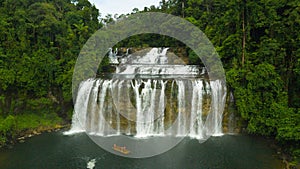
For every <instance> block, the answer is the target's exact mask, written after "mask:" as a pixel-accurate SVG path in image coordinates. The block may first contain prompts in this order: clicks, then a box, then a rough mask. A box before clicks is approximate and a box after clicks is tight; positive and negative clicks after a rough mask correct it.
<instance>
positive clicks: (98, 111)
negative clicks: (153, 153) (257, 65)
mask: <svg viewBox="0 0 300 169" xmlns="http://www.w3.org/2000/svg"><path fill="white" fill-rule="evenodd" d="M167 50H168V48H165V49H164V50H159V49H158V48H153V49H152V50H151V51H149V52H148V53H147V54H146V55H145V56H143V57H140V56H139V57H133V58H132V59H131V60H130V59H128V62H126V64H120V65H119V66H118V68H117V71H116V73H115V74H114V75H115V76H114V78H111V79H88V80H86V81H83V82H82V83H81V85H80V87H79V89H78V95H77V99H76V102H75V111H74V115H73V119H72V128H71V130H70V131H68V132H67V134H71V133H77V132H82V131H86V132H88V133H90V134H92V135H100V136H110V135H122V134H126V135H128V134H130V135H133V136H134V137H137V138H145V137H150V136H164V135H173V136H178V137H182V136H187V135H188V136H190V137H193V138H197V139H202V138H204V137H205V136H210V135H215V136H217V135H221V134H222V124H221V123H222V113H223V108H224V104H225V95H226V90H225V87H224V85H223V84H222V82H221V81H219V80H212V81H209V80H207V79H205V78H203V77H200V76H196V75H199V74H201V72H205V71H200V68H199V67H197V66H194V65H183V64H182V65H170V64H168V63H169V61H168V59H167ZM141 75H145V76H141ZM207 100H209V101H207Z"/></svg>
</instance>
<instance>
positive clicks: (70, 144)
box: [0, 132, 282, 169]
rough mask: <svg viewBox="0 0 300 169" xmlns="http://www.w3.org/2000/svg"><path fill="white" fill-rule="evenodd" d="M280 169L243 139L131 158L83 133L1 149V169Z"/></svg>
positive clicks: (260, 142) (265, 148) (188, 143)
mask: <svg viewBox="0 0 300 169" xmlns="http://www.w3.org/2000/svg"><path fill="white" fill-rule="evenodd" d="M93 166H95V167H94V169H103V168H104V169H105V168H117V169H118V168H124V169H128V168H131V169H140V168H145V169H148V168H149V169H150V168H158V169H160V168H162V169H168V168H170V169H176V168H178V169H182V168H189V169H194V168H197V169H199V168H201V169H208V168H209V169H226V168H227V169H270V168H272V169H280V168H282V166H281V163H280V161H279V160H278V159H277V158H276V157H275V155H274V150H273V149H271V148H270V144H269V143H268V141H266V140H264V139H262V138H257V137H251V136H245V135H224V136H222V137H211V138H209V139H208V140H207V141H206V142H204V143H202V144H199V142H198V140H196V139H190V138H186V139H184V140H183V141H182V142H181V143H179V144H178V145H177V146H176V147H174V148H173V149H171V150H170V151H168V152H166V153H163V154H161V155H158V156H154V157H150V158H145V159H134V158H125V157H120V156H116V155H113V154H111V153H109V152H106V151H104V150H103V149H101V148H100V147H98V146H97V145H96V144H94V143H93V142H92V141H91V140H90V139H89V137H88V136H87V135H85V134H84V133H82V134H77V135H72V136H65V135H63V134H62V133H61V132H56V133H46V134H42V135H40V136H36V137H33V138H31V139H28V140H26V142H25V143H20V144H17V145H15V146H14V147H13V148H11V149H1V150H0V168H1V169H85V168H87V167H89V168H92V167H93Z"/></svg>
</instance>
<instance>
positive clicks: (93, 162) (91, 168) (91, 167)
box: [86, 159, 96, 169]
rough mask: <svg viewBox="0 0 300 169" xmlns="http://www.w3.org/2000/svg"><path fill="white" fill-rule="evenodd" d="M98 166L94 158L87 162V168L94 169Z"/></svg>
mask: <svg viewBox="0 0 300 169" xmlns="http://www.w3.org/2000/svg"><path fill="white" fill-rule="evenodd" d="M95 166H96V159H92V160H91V161H89V162H88V163H87V164H86V168H87V169H93V168H94V167H95Z"/></svg>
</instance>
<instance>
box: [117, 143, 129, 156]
mask: <svg viewBox="0 0 300 169" xmlns="http://www.w3.org/2000/svg"><path fill="white" fill-rule="evenodd" d="M113 149H114V150H115V151H118V152H120V153H122V154H129V153H130V151H129V150H127V149H126V147H125V146H123V147H122V146H117V145H116V144H114V146H113Z"/></svg>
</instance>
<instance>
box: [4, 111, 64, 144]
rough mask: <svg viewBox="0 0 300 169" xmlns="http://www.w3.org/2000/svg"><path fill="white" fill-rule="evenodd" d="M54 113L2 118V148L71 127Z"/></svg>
mask: <svg viewBox="0 0 300 169" xmlns="http://www.w3.org/2000/svg"><path fill="white" fill-rule="evenodd" d="M69 126H70V124H68V123H67V122H65V121H64V120H63V119H62V118H60V117H58V116H57V115H56V114H54V113H52V114H51V113H50V114H36V113H32V114H21V115H8V116H6V117H0V148H1V147H5V146H11V145H14V144H16V143H18V142H24V141H25V139H26V138H30V137H32V136H35V135H40V134H41V133H44V132H52V131H55V130H60V129H63V128H67V127H69Z"/></svg>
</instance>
